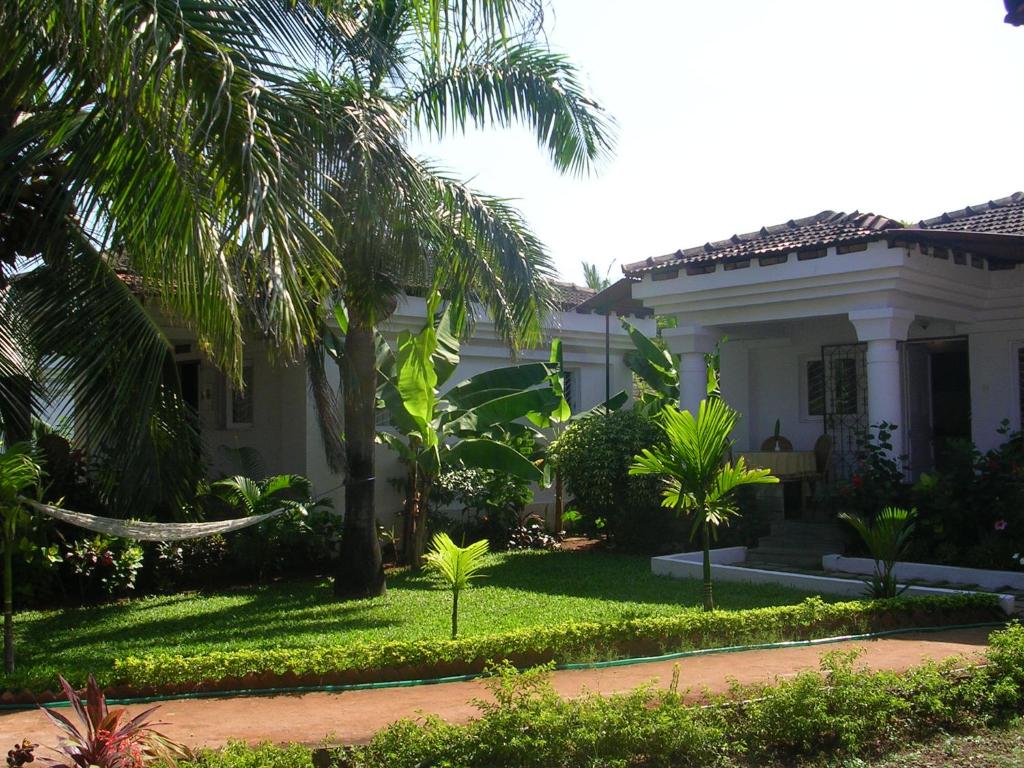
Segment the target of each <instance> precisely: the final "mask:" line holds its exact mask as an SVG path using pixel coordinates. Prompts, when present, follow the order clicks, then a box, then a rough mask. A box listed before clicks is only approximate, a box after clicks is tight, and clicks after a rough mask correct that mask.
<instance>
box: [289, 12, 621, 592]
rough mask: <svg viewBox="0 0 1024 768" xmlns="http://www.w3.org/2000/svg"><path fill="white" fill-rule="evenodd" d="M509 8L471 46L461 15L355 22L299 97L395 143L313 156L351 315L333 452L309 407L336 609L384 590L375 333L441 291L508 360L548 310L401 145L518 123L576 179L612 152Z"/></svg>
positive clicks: (531, 249)
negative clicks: (323, 478) (320, 442)
mask: <svg viewBox="0 0 1024 768" xmlns="http://www.w3.org/2000/svg"><path fill="white" fill-rule="evenodd" d="M505 5H506V7H504V8H497V6H496V7H495V13H496V15H497V16H501V15H502V14H504V16H501V17H502V20H503V22H504V23H502V24H497V25H495V28H494V29H483V28H481V29H478V30H477V34H475V35H471V36H469V37H470V38H471V39H469V40H467V35H466V29H467V27H471V26H472V25H473V17H472V16H467V15H466V14H464V13H451V14H448V15H447V16H442V17H441V18H440V23H438V24H427V23H425V19H424V18H423V17H422V16H421V15H420V14H418V13H417V11H416V4H415V3H414V2H411V0H387V2H383V3H380V4H379V5H375V6H372V7H367V8H365V9H363V12H362V13H360V14H359V15H358V18H357V23H356V27H355V29H354V31H353V34H352V35H351V37H350V38H349V40H348V41H347V43H346V45H345V46H344V47H343V48H342V49H340V50H339V52H338V56H337V58H336V61H335V67H334V69H333V71H332V73H331V76H330V78H328V79H325V80H318V79H310V80H309V81H308V88H309V91H308V95H307V97H308V98H310V99H315V100H323V101H329V102H332V103H335V104H336V105H337V106H338V108H343V105H344V106H346V107H347V108H348V109H349V110H350V114H353V115H354V114H358V115H361V116H362V120H363V121H364V122H365V124H367V125H372V126H373V127H374V128H375V131H376V132H375V133H374V135H375V136H383V135H388V136H391V137H392V139H391V141H390V143H389V145H388V149H387V151H386V152H385V151H373V152H371V151H368V150H367V148H366V147H365V146H364V136H363V134H362V133H360V132H352V131H349V130H347V129H346V130H340V131H337V132H336V133H335V134H334V135H333V136H332V137H331V139H330V140H329V141H325V142H324V144H323V146H322V149H321V153H320V161H321V167H322V170H323V171H324V173H325V174H326V175H328V176H329V177H330V178H332V179H333V180H334V181H335V184H336V186H335V188H334V189H333V190H332V193H331V194H329V195H324V196H322V197H321V198H320V203H321V206H320V212H321V215H323V217H324V218H326V219H327V220H328V221H329V222H330V224H331V228H332V239H331V240H330V245H331V248H332V251H333V253H334V255H335V257H336V258H337V260H338V261H339V262H340V264H341V266H342V268H343V270H344V278H343V280H342V288H341V290H340V292H339V293H338V294H337V295H335V296H334V297H333V298H334V299H336V300H338V301H340V302H341V304H343V305H344V307H345V309H346V311H347V318H346V319H345V321H344V322H345V324H346V327H345V328H344V329H343V330H344V348H343V350H341V354H340V363H339V365H340V369H341V390H342V399H343V408H342V410H343V416H344V445H342V444H341V443H340V442H339V439H338V436H337V434H338V433H337V428H338V424H337V419H336V411H335V409H334V407H332V404H331V397H330V393H328V392H326V391H324V390H323V388H322V386H321V388H320V389H321V391H320V392H319V393H316V392H315V398H314V399H315V401H316V403H317V404H318V406H319V410H320V414H321V420H322V424H321V433H322V435H323V437H324V441H325V443H326V444H327V445H328V456H329V457H333V461H334V468H335V469H336V471H342V470H343V471H344V472H345V475H346V488H345V532H344V535H343V543H342V552H341V558H340V565H339V572H338V574H337V579H336V581H335V589H336V592H337V594H338V595H339V596H343V597H366V596H373V595H377V594H381V593H382V592H383V591H384V589H385V582H384V574H383V569H382V566H381V559H380V550H379V546H378V544H377V538H376V519H375V511H374V502H373V499H374V432H375V426H374V410H375V408H374V406H375V392H376V388H377V382H376V370H375V354H374V331H375V329H376V328H377V327H378V326H380V324H382V323H383V322H384V321H386V320H387V318H388V317H389V316H390V315H391V314H392V313H393V312H394V310H395V308H396V307H397V304H398V301H399V299H400V297H401V296H402V294H403V292H404V291H405V290H406V289H407V288H408V287H410V286H414V287H419V288H422V289H425V290H430V291H440V292H441V293H442V295H444V296H445V298H446V299H448V300H449V301H450V302H451V304H452V305H453V306H454V311H455V312H456V313H457V314H458V315H459V316H460V317H464V318H467V320H468V321H471V315H472V313H471V310H470V304H471V302H480V303H482V304H483V305H485V306H486V308H487V310H488V312H489V314H490V316H491V317H492V319H493V321H494V324H495V327H496V329H497V331H498V333H499V334H500V335H502V336H503V337H504V338H505V339H506V340H507V341H508V343H509V344H510V345H511V346H512V347H513V348H518V347H520V346H522V345H525V344H531V343H534V342H537V341H539V339H540V335H541V333H540V330H541V318H542V316H543V314H544V313H545V312H546V311H547V309H548V308H549V306H550V302H551V296H550V289H549V279H550V278H551V277H552V276H553V275H554V269H553V267H552V263H551V260H550V258H549V257H548V255H547V253H546V252H545V250H544V248H543V246H542V245H541V243H540V242H539V241H538V240H537V238H536V237H535V236H534V235H533V234H532V233H531V232H530V230H529V228H528V227H527V225H526V223H525V222H524V220H523V219H522V217H521V216H520V214H519V213H518V212H517V211H516V210H515V209H514V208H512V207H511V206H509V205H508V204H507V203H505V202H504V201H502V200H500V199H498V198H494V197H490V196H486V195H482V194H480V193H478V192H476V191H474V190H472V189H470V188H469V187H468V186H466V185H464V184H462V183H460V182H458V181H456V180H455V179H452V178H450V177H448V176H446V175H444V174H442V173H440V172H439V171H437V169H435V168H433V167H432V166H431V165H430V164H429V163H427V162H425V161H423V160H420V159H418V158H416V157H414V156H412V155H411V154H410V153H409V152H408V150H407V141H408V138H409V136H410V135H411V134H412V133H413V132H420V133H425V134H429V135H434V136H444V135H447V134H449V133H451V132H452V131H463V130H465V129H466V128H467V127H468V126H472V127H481V126H485V125H488V124H493V125H499V126H504V125H510V124H513V123H516V122H521V123H525V124H527V125H530V126H532V127H533V129H534V130H535V132H536V135H537V139H538V142H539V143H540V144H541V145H542V146H543V147H544V148H545V149H546V150H547V152H548V154H549V156H550V158H551V160H552V162H553V164H554V166H555V167H556V168H557V169H559V170H561V171H565V172H574V173H582V172H585V171H588V170H589V169H590V168H591V167H592V164H593V163H594V162H595V161H597V160H599V159H600V158H602V157H603V156H604V155H606V154H607V153H608V152H609V151H610V123H609V121H608V119H607V118H606V117H605V115H604V113H603V112H602V110H601V108H600V107H599V106H598V105H597V104H596V103H595V102H594V101H593V100H592V99H590V98H589V97H588V96H587V95H586V93H585V92H584V90H583V88H582V86H581V85H580V82H579V79H578V77H577V74H576V71H575V69H574V68H573V66H572V65H571V64H570V63H569V62H568V61H567V60H566V59H565V58H564V57H562V56H560V55H557V54H554V53H551V52H550V51H548V50H547V49H546V48H545V47H544V46H542V45H540V44H538V43H537V42H536V40H535V37H534V36H533V35H532V34H531V30H534V29H535V27H534V26H533V25H532V21H533V17H529V19H528V20H527V22H525V23H524V18H525V17H526V15H525V14H524V12H523V9H522V8H521V7H519V6H518V4H516V3H506V4H505ZM495 29H496V32H495ZM337 200H341V201H343V202H344V205H340V206H339V205H337V204H336V201H337ZM442 266H443V268H442ZM310 364H311V368H312V369H313V370H314V372H313V374H312V382H313V383H314V388H315V389H316V385H317V384H321V385H322V384H324V383H325V381H326V378H325V377H324V376H323V373H322V365H323V355H322V351H321V350H320V349H318V348H317V347H315V346H314V347H313V348H312V349H311V350H310Z"/></svg>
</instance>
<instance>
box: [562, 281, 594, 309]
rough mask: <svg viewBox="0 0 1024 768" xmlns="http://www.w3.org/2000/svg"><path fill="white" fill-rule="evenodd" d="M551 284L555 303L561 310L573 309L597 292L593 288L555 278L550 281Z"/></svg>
mask: <svg viewBox="0 0 1024 768" xmlns="http://www.w3.org/2000/svg"><path fill="white" fill-rule="evenodd" d="M551 285H552V287H553V288H554V292H555V304H556V305H557V306H558V308H559V309H562V310H569V309H575V308H576V307H578V306H579V305H580V304H582V303H583V302H584V301H586V300H587V299H589V298H590V297H591V296H594V295H595V294H597V291H595V290H594V289H593V288H587V287H586V286H584V285H576V284H575V283H563V282H559V281H557V280H555V281H552V283H551Z"/></svg>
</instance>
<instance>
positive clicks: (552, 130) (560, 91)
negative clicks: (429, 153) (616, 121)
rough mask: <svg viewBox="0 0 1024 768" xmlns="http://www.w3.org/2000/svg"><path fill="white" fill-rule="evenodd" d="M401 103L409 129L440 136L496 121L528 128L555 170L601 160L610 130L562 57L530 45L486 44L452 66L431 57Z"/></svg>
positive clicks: (580, 169) (584, 167)
mask: <svg viewBox="0 0 1024 768" xmlns="http://www.w3.org/2000/svg"><path fill="white" fill-rule="evenodd" d="M421 78H422V80H421V82H420V83H419V84H417V86H416V90H415V91H414V92H413V93H412V94H410V96H409V100H408V107H407V108H408V110H409V119H410V122H411V123H412V125H413V126H417V127H422V128H423V129H424V130H426V131H428V132H430V133H432V134H434V135H437V136H443V135H446V134H447V133H449V132H450V131H452V130H460V131H465V129H466V127H467V126H469V125H473V126H475V127H477V128H479V127H483V126H485V125H490V124H497V125H501V126H509V125H513V124H517V123H518V124H522V125H527V126H529V127H531V128H532V129H533V131H534V134H535V135H536V137H537V141H538V143H539V144H540V145H541V146H542V147H545V148H546V149H547V151H548V155H549V157H550V159H551V162H552V163H553V164H554V166H555V167H556V168H558V169H559V170H561V171H570V172H573V173H584V172H587V171H589V170H591V169H592V167H593V166H594V164H595V163H598V162H600V161H602V160H604V159H606V158H607V157H608V156H609V155H610V154H611V152H612V150H613V146H614V140H613V133H614V125H613V122H612V120H611V118H610V117H609V116H608V115H607V114H606V113H605V112H604V110H603V109H602V108H601V106H600V105H599V104H598V103H597V102H596V101H595V100H594V99H593V98H591V97H590V96H588V95H587V93H586V91H585V89H584V88H583V85H582V83H581V82H580V79H579V73H578V72H577V70H576V68H575V67H574V66H573V64H572V63H571V62H570V61H569V59H568V58H566V57H565V56H562V55H560V54H557V53H552V52H551V51H549V50H547V49H546V48H545V47H543V46H540V45H536V44H534V43H529V42H527V43H521V44H517V45H511V46H509V45H503V44H496V45H486V46H482V47H477V48H476V49H475V50H473V51H472V53H471V54H470V55H469V56H467V57H464V58H459V59H458V60H456V61H443V60H439V59H430V60H428V62H427V67H426V70H425V71H424V72H423V74H422V76H421Z"/></svg>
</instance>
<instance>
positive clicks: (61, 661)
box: [6, 552, 807, 686]
mask: <svg viewBox="0 0 1024 768" xmlns="http://www.w3.org/2000/svg"><path fill="white" fill-rule="evenodd" d="M485 574H486V575H485V576H484V578H482V579H481V580H480V581H479V582H477V585H478V586H475V587H473V588H472V589H471V590H470V591H469V592H467V593H466V594H465V595H464V596H463V598H462V599H461V600H460V608H461V611H460V619H459V630H460V635H481V634H488V633H494V632H502V631H506V630H510V629H516V628H520V627H527V626H536V625H548V624H556V623H565V622H572V621H609V620H614V619H620V618H633V617H640V616H654V615H666V614H672V613H676V612H678V611H681V610H698V609H699V608H698V607H699V605H700V599H701V595H700V591H701V585H700V583H699V582H697V581H688V580H687V581H684V580H677V579H670V578H666V577H658V576H652V575H651V573H650V560H649V559H648V558H646V557H637V556H630V555H620V554H609V553H603V552H564V553H563V552H555V553H539V552H524V553H514V554H495V555H491V556H490V565H489V567H488V568H487V569H486V572H485ZM715 592H716V599H717V603H718V605H719V607H720V608H722V609H725V610H736V609H741V608H755V607H762V606H771V605H787V604H793V603H797V602H800V601H801V600H802V599H803V598H804V597H806V596H807V595H806V594H804V593H802V592H797V591H794V590H790V589H784V588H781V587H766V586H754V585H739V584H725V583H723V584H719V585H717V586H716V589H715ZM450 599H451V598H450V596H449V594H448V593H446V592H444V591H442V590H441V589H440V588H439V586H438V584H437V583H435V582H434V581H433V579H432V578H431V577H430V576H428V575H420V576H412V575H409V574H397V575H395V576H393V577H392V578H391V579H390V580H389V589H388V594H387V595H386V596H385V597H382V598H378V599H375V600H368V601H362V602H355V603H338V602H335V601H334V599H333V597H332V595H331V589H330V584H329V583H327V582H317V583H313V582H301V583H285V584H276V585H272V586H267V587H262V588H246V589H241V590H237V591H230V592H220V593H213V594H205V593H186V594H178V595H169V596H165V597H154V598H146V599H140V600H132V601H124V602H121V603H116V604H111V605H103V606H97V607H92V608H81V609H70V610H60V611H39V612H25V613H19V614H18V615H17V618H16V622H15V628H16V632H17V647H18V672H17V675H16V679H15V680H8V681H6V682H7V683H8V685H10V683H12V682H13V683H15V684H16V685H17V684H31V685H33V686H38V685H39V684H40V683H42V682H43V681H53V680H55V678H56V673H58V672H60V671H61V670H62V669H65V670H68V669H76V670H97V671H99V670H106V669H110V668H111V666H112V664H113V659H115V658H119V657H123V656H127V655H132V654H144V653H152V652H166V653H179V654H183V655H196V654H202V653H204V652H207V651H210V650H229V649H239V648H275V647H284V648H287V647H291V648H295V647H311V646H316V645H318V644H332V645H338V644H344V643H346V642H358V641H364V642H374V641H386V640H423V639H430V638H439V639H441V638H446V637H447V636H448V632H449V625H448V621H449V616H450V605H451V603H450ZM50 684H52V683H50Z"/></svg>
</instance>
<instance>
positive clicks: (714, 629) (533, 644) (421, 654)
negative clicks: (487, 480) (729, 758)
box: [110, 594, 1003, 691]
mask: <svg viewBox="0 0 1024 768" xmlns="http://www.w3.org/2000/svg"><path fill="white" fill-rule="evenodd" d="M1002 616H1003V615H1002V613H1001V612H1000V610H999V607H998V602H997V600H996V598H995V597H994V596H992V595H983V594H965V595H952V596H949V597H909V598H898V599H895V600H883V601H872V602H868V601H855V602H846V603H825V602H823V601H822V600H821V599H820V598H809V599H807V600H805V601H804V602H803V603H800V604H799V605H793V606H780V607H774V608H755V609H751V610H745V611H716V612H713V613H702V612H695V611H685V612H681V613H680V614H679V615H677V616H671V617H651V618H638V619H628V620H623V621H618V622H614V623H603V624H597V623H575V624H564V625H556V626H541V627H531V628H529V629H523V630H518V631H515V632H506V633H501V634H495V635H484V636H480V637H466V638H459V639H457V640H429V641H426V640H425V641H415V642H408V641H405V642H391V643H380V644H367V643H364V644H350V645H337V646H319V647H311V648H279V649H266V650H231V651H218V652H211V653H206V654H203V655H200V656H179V655H171V654H151V655H142V656H129V657H126V658H122V659H116V660H115V661H114V670H113V675H112V679H111V681H110V682H112V683H113V684H114V685H115V686H118V685H120V686H129V687H131V688H133V689H158V690H173V691H181V690H196V689H204V688H205V689H211V688H212V689H216V688H218V687H220V688H226V687H250V688H251V687H276V686H281V685H295V684H323V683H335V684H351V683H360V682H379V681H386V680H403V679H419V678H433V677H443V676H448V675H457V674H469V673H475V672H480V671H482V670H483V669H484V668H485V666H487V664H488V663H489V662H492V661H496V660H508V661H510V662H512V663H513V664H515V665H516V666H518V667H521V668H522V667H527V666H533V665H537V664H543V663H547V662H555V663H559V664H564V663H571V662H582V661H597V660H607V659H615V658H629V657H639V656H654V655H660V654H665V653H673V652H677V651H687V650H694V649H700V648H722V647H728V646H733V645H749V644H755V643H767V642H777V641H785V640H806V639H812V638H823V637H831V636H836V635H847V634H858V633H863V632H870V631H879V630H885V629H892V628H897V627H914V626H938V625H944V624H953V623H970V622H976V621H990V620H993V619H997V618H1002Z"/></svg>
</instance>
